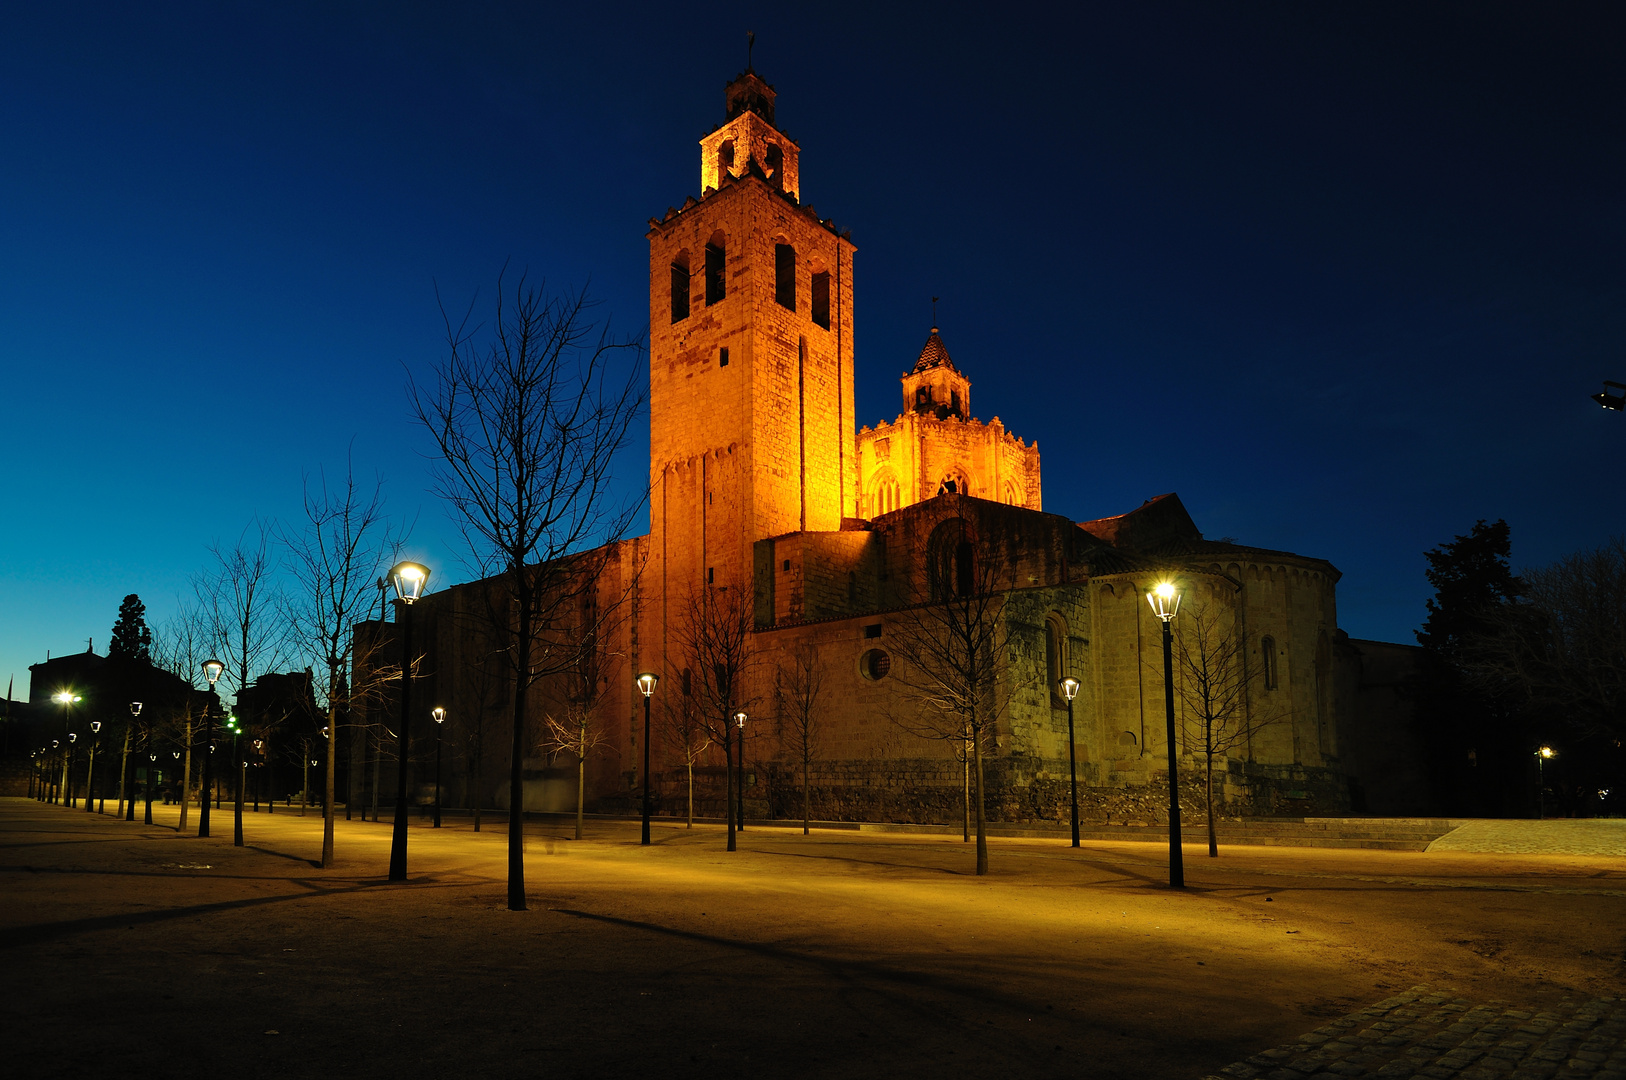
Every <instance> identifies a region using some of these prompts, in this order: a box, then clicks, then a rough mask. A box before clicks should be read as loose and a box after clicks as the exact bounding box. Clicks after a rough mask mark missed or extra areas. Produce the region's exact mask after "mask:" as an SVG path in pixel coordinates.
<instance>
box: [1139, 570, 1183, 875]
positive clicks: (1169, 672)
mask: <svg viewBox="0 0 1626 1080" xmlns="http://www.w3.org/2000/svg"><path fill="white" fill-rule="evenodd" d="M1146 601H1147V603H1149V604H1151V605H1152V611H1153V613H1154V614H1156V615H1157V617H1158V618H1159V619H1161V620H1163V706H1164V713H1165V716H1166V719H1167V731H1166V732H1165V736H1166V739H1167V741H1168V744H1169V887H1170V888H1173V889H1183V888H1185V887H1186V868H1185V864H1184V863H1183V862H1182V861H1181V852H1180V776H1179V772H1178V766H1177V763H1176V761H1175V748H1174V631H1173V629H1171V625H1170V624H1172V623H1173V622H1174V617H1175V615H1177V614H1179V612H1180V590H1179V589H1176V588H1175V587H1174V585H1173V584H1172V583H1170V582H1167V581H1164V582H1160V583H1159V584H1158V585H1157V586H1156V587H1155V588H1153V589H1152V591H1151V592H1149V593H1147V594H1146Z"/></svg>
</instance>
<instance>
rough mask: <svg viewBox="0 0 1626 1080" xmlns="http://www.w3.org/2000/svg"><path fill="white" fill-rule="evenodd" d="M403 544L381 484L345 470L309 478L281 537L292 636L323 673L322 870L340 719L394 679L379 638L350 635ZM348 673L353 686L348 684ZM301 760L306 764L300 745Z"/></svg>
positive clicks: (328, 851) (326, 860)
mask: <svg viewBox="0 0 1626 1080" xmlns="http://www.w3.org/2000/svg"><path fill="white" fill-rule="evenodd" d="M400 541H401V534H400V533H399V532H397V531H396V530H395V529H394V527H392V525H391V524H390V521H389V519H388V518H386V517H385V516H384V496H383V482H382V481H381V480H377V479H375V480H374V481H373V483H372V485H371V488H370V489H369V488H364V487H361V486H359V485H358V484H357V483H356V478H355V471H354V470H353V469H351V468H348V467H347V468H346V469H345V475H344V480H343V482H342V483H340V484H337V485H335V486H334V487H332V488H329V487H328V483H327V477H326V475H325V474H324V473H318V474H317V478H316V482H315V483H314V485H313V484H312V481H311V478H310V477H309V476H307V477H306V478H305V522H304V525H303V527H302V528H300V529H299V530H298V531H297V532H296V531H285V532H284V533H283V534H282V543H283V546H284V548H285V550H286V562H287V566H288V569H289V571H290V572H291V574H292V576H293V578H294V580H295V581H296V582H298V587H299V591H298V593H297V595H296V597H295V598H294V599H293V600H292V601H291V602H290V604H289V625H290V627H291V636H292V638H293V642H294V647H295V648H296V649H297V650H298V651H299V652H300V653H302V654H303V655H304V656H305V657H306V658H307V659H308V660H310V661H311V662H312V664H313V665H314V666H315V667H316V668H317V670H318V671H320V672H321V675H320V677H319V678H317V679H314V680H313V683H314V689H315V690H316V692H317V694H318V695H319V698H318V701H317V705H318V707H319V708H321V709H322V710H323V712H325V713H326V715H327V725H326V738H324V739H323V740H322V742H323V743H324V744H325V754H324V756H325V757H326V759H327V760H326V763H325V765H326V768H325V772H326V782H325V783H324V785H323V790H324V792H325V795H324V799H323V803H324V805H323V807H322V867H323V868H324V869H326V868H328V867H331V866H332V865H333V820H334V818H333V815H334V799H333V793H334V790H335V784H336V783H337V765H336V762H337V760H338V756H339V755H338V747H339V721H340V719H341V718H342V717H344V716H346V715H348V714H349V713H350V712H351V711H352V709H353V708H354V706H355V705H356V704H357V703H359V702H362V701H368V700H373V699H376V698H378V697H379V695H380V694H381V692H382V691H383V689H384V686H385V685H386V683H385V680H387V678H388V677H389V675H390V674H391V671H390V670H389V669H388V668H387V667H386V666H385V665H381V664H379V663H377V662H376V661H377V657H376V654H377V651H378V649H379V647H380V645H381V644H382V635H379V634H355V633H354V632H353V628H354V626H355V624H356V622H357V621H358V620H359V619H360V618H361V617H362V615H363V614H364V613H365V612H366V611H367V610H368V609H369V608H370V607H371V604H372V589H373V587H374V581H375V580H376V578H377V575H378V574H379V572H380V570H381V569H383V568H384V567H385V566H387V565H388V563H389V560H390V558H391V557H392V556H393V555H394V554H395V553H396V551H397V549H398V548H399V545H400ZM351 672H353V673H354V675H353V677H354V678H355V680H357V681H355V682H352V681H351V678H352V675H351ZM300 759H301V762H305V761H309V759H310V755H309V752H308V751H307V750H306V748H305V747H303V746H302V747H301V754H300ZM302 767H306V766H302ZM306 787H307V789H308V787H309V785H308V784H307V785H306Z"/></svg>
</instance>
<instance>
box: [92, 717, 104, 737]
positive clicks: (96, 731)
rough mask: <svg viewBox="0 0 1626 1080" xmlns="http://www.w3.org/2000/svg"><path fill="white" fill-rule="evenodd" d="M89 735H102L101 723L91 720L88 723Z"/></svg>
mask: <svg viewBox="0 0 1626 1080" xmlns="http://www.w3.org/2000/svg"><path fill="white" fill-rule="evenodd" d="M90 733H91V734H92V735H100V734H101V733H102V722H101V721H100V720H92V721H91V722H90Z"/></svg>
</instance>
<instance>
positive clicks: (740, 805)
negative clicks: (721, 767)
mask: <svg viewBox="0 0 1626 1080" xmlns="http://www.w3.org/2000/svg"><path fill="white" fill-rule="evenodd" d="M748 719H750V717H748V716H746V715H745V710H744V709H741V710H740V711H739V712H737V713H735V714H734V730H736V731H738V732H739V733H740V783H739V788H738V794H737V795H736V804H735V809H736V810H737V811H738V819H739V831H740V832H744V831H745V721H746V720H748Z"/></svg>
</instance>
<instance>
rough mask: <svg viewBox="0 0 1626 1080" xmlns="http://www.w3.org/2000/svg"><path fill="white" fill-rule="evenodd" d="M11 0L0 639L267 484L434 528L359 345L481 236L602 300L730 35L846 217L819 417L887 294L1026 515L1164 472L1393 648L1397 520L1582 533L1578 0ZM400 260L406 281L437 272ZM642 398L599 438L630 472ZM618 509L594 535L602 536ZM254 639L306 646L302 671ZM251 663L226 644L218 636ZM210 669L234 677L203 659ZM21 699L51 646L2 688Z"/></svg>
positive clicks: (1070, 508) (152, 562)
mask: <svg viewBox="0 0 1626 1080" xmlns="http://www.w3.org/2000/svg"><path fill="white" fill-rule="evenodd" d="M741 18H742V16H741V15H739V14H738V13H735V12H731V11H725V10H719V11H718V12H716V13H703V14H698V15H695V16H693V17H689V16H685V17H684V18H682V19H676V20H675V19H672V18H671V17H670V9H669V7H668V6H664V5H616V6H611V7H605V8H603V9H602V10H601V9H600V8H594V9H593V10H591V11H589V10H585V8H584V7H583V6H578V7H574V8H570V7H566V8H560V7H557V6H551V5H550V6H547V7H545V8H544V7H543V6H541V5H538V6H536V7H535V8H534V9H533V8H532V7H531V6H528V5H502V6H470V5H453V4H414V5H377V6H372V5H369V6H359V5H357V6H351V5H314V4H293V5H264V4H252V3H251V4H233V5H181V4H165V3H157V4H151V5H121V4H112V3H108V4H80V3H72V2H69V3H64V4H59V5H37V6H30V7H21V8H17V9H14V10H11V11H9V12H8V16H7V20H8V25H7V33H6V34H5V35H4V37H3V38H0V99H3V100H4V101H5V102H6V108H5V110H4V116H3V119H0V132H3V134H4V143H3V145H4V146H5V152H4V154H3V155H0V329H3V333H0V373H3V375H4V386H5V387H6V390H7V394H6V401H7V404H8V409H7V412H6V417H5V450H4V459H3V460H4V462H5V468H4V472H3V477H0V479H3V481H4V486H3V490H4V493H5V496H6V505H7V507H8V509H9V511H10V512H9V513H8V515H7V517H6V522H5V528H4V529H3V530H0V568H3V569H0V679H11V678H14V679H15V690H14V693H15V695H16V696H17V697H22V696H25V695H26V693H27V691H28V665H29V664H32V663H37V662H39V661H42V660H44V659H45V657H46V654H47V652H49V653H50V654H51V655H58V656H59V655H62V654H64V653H69V652H82V651H84V649H85V647H86V642H87V639H93V640H94V643H95V648H96V651H97V652H99V653H105V652H106V649H107V644H108V640H109V633H110V630H111V627H112V625H113V623H114V621H115V619H116V617H117V613H118V607H119V602H120V600H121V599H122V598H123V596H124V595H125V594H127V593H130V592H135V593H138V594H140V596H141V598H142V600H143V601H144V602H145V603H146V605H147V613H148V620H149V622H150V623H151V624H152V625H153V626H154V627H155V628H157V627H158V626H160V625H161V624H162V623H163V621H164V619H165V618H166V617H168V616H169V615H170V614H172V613H173V611H174V610H175V605H176V598H177V596H179V595H182V594H185V593H188V592H189V590H190V584H189V582H190V580H191V577H192V576H193V575H194V574H196V573H197V572H198V571H200V570H202V569H204V568H205V567H206V566H207V565H208V564H209V561H210V554H209V545H210V544H213V543H219V544H221V545H226V546H229V545H231V544H233V543H235V542H236V540H237V538H238V536H239V535H240V534H241V533H242V532H243V530H244V529H245V528H246V527H247V526H248V525H249V523H250V522H251V521H253V520H255V519H259V520H271V521H276V522H280V523H283V524H284V525H286V526H290V527H294V526H297V524H298V522H299V519H300V514H301V493H302V490H303V485H304V484H305V482H306V479H307V478H309V479H311V480H312V481H314V480H316V479H317V478H319V477H320V476H322V475H325V476H326V477H327V478H328V480H329V481H332V480H334V479H335V478H342V476H343V474H344V472H345V468H346V462H347V460H349V461H351V462H353V463H354V468H355V472H356V474H357V476H358V477H359V478H361V479H363V480H364V481H368V482H370V480H371V478H372V477H373V476H374V475H375V474H379V475H382V476H383V477H384V478H385V480H386V485H387V486H386V493H387V496H388V500H389V509H390V511H391V512H392V513H393V514H394V515H396V516H397V517H400V518H403V519H405V520H407V521H410V522H412V523H413V530H412V533H411V541H410V543H409V544H408V545H407V547H406V548H405V549H404V550H403V551H402V552H401V553H400V556H399V557H400V558H403V559H410V560H414V561H417V562H421V563H423V564H424V565H426V566H429V567H432V568H433V570H434V574H433V579H432V583H431V589H432V590H433V589H436V588H444V587H446V586H447V585H449V584H455V583H456V582H459V581H463V580H467V579H468V578H469V577H470V576H471V574H472V573H473V570H472V568H471V566H470V563H469V561H468V559H467V553H466V550H465V549H464V548H463V547H462V546H461V541H460V538H459V535H458V532H457V530H456V528H455V527H454V525H453V524H452V523H451V522H450V520H449V519H448V517H447V514H446V511H445V509H444V508H443V506H442V505H441V504H440V502H439V501H438V500H437V499H436V498H435V497H434V496H433V495H432V494H430V484H431V481H430V468H431V464H432V463H431V462H430V461H429V460H428V459H427V457H426V454H427V453H428V450H429V444H428V440H427V439H426V438H425V437H424V435H423V433H422V432H421V431H419V430H417V429H415V427H414V425H413V423H412V422H411V421H410V420H409V417H408V410H407V405H406V398H405V392H404V386H405V383H406V381H407V379H408V377H409V375H413V376H418V377H422V376H423V375H424V373H425V372H426V371H427V370H428V367H429V365H430V364H432V363H433V362H434V361H436V360H437V359H438V358H439V357H440V356H441V354H442V352H443V348H444V339H445V333H446V326H445V322H444V321H443V317H442V314H441V309H440V306H439V300H443V301H444V303H445V308H446V310H447V312H449V313H450V314H451V315H452V317H453V319H454V321H455V320H456V319H457V318H460V317H461V315H462V313H463V311H464V310H466V309H467V307H468V305H469V304H470V303H471V302H473V303H474V304H475V305H476V306H475V309H474V310H475V314H476V317H483V316H484V314H485V312H486V311H487V310H488V309H487V307H486V306H485V305H486V304H487V302H488V301H489V299H490V297H491V293H492V288H493V286H494V283H495V281H496V277H497V273H498V271H499V269H500V268H501V267H502V265H503V264H504V262H505V261H509V262H510V264H511V265H512V266H513V267H514V268H516V269H521V268H522V269H526V270H528V271H529V273H530V274H531V275H532V277H533V278H542V277H545V278H546V279H547V280H548V281H549V283H550V284H552V285H554V286H557V287H561V288H570V287H580V286H586V287H587V288H588V289H589V290H590V292H591V293H592V295H593V296H595V297H596V298H598V299H599V300H600V301H602V303H601V305H600V306H599V307H597V308H595V309H594V310H595V313H596V314H597V315H598V316H599V317H600V318H605V319H612V320H613V326H614V328H615V329H616V330H618V331H622V332H628V333H637V332H638V331H639V330H640V329H641V328H642V327H643V326H644V325H645V323H646V322H647V319H648V311H649V307H648V303H649V301H648V266H647V245H646V242H645V239H644V230H645V228H646V225H645V222H646V221H647V220H648V219H649V218H650V217H651V216H656V217H659V216H660V215H661V214H662V213H664V211H665V209H666V207H668V206H677V205H681V204H682V202H683V200H684V199H685V197H687V196H689V195H698V194H699V191H698V187H699V176H698V165H699V150H698V145H697V142H698V139H699V138H700V137H701V136H702V135H703V134H704V133H705V132H706V131H707V130H709V129H710V128H711V127H712V126H713V125H715V124H717V123H718V122H720V121H721V120H722V118H723V86H724V83H725V82H726V81H727V80H728V79H729V78H730V77H731V76H733V75H734V74H735V73H737V72H738V71H740V70H741V68H742V67H743V66H744V63H745V32H746V30H747V29H752V30H755V31H756V32H757V44H756V51H755V56H754V61H755V67H756V70H757V71H758V72H759V73H760V74H761V75H762V76H763V77H764V78H765V79H767V80H768V81H769V82H771V83H772V84H774V86H775V87H776V88H777V90H778V94H779V97H778V121H779V123H780V125H781V126H782V127H783V128H784V129H785V130H786V131H787V132H788V133H789V134H790V135H791V136H792V137H793V138H795V139H796V140H797V142H798V144H799V145H800V147H801V190H802V194H803V198H804V199H805V200H806V201H808V202H811V203H813V204H815V205H816V206H817V207H818V210H819V213H820V215H821V216H823V217H827V218H832V219H834V220H835V221H837V222H839V223H840V224H841V226H842V227H844V228H850V229H851V230H852V236H853V239H854V241H855V242H856V243H857V245H858V254H857V256H856V263H855V278H854V283H855V307H854V313H855V327H856V331H855V333H856V364H855V370H856V379H857V385H856V390H855V393H856V403H857V419H858V422H859V423H861V424H862V423H870V424H873V423H875V422H877V421H882V420H890V419H891V418H892V417H893V416H894V415H896V413H897V400H898V383H897V381H896V380H897V378H898V377H899V375H900V374H901V373H902V372H904V371H905V370H907V369H908V368H909V367H910V365H912V363H913V362H914V359H915V357H916V356H917V355H918V353H919V350H920V347H921V344H922V342H923V341H924V340H925V338H926V333H927V328H928V327H929V326H930V325H931V324H932V321H933V311H932V306H931V298H932V297H934V296H940V297H941V298H942V299H941V301H940V302H939V304H938V307H937V312H936V317H937V319H939V320H940V325H941V327H942V335H943V340H944V342H945V343H946V345H947V346H948V348H949V349H950V350H951V351H952V353H953V356H954V358H955V361H956V363H957V364H959V365H960V366H961V367H962V368H963V369H964V371H965V372H966V374H967V375H968V376H969V378H970V379H971V381H972V382H973V383H974V384H975V385H976V389H977V400H978V401H979V402H980V403H981V405H980V409H981V415H982V418H983V419H991V418H992V416H993V415H994V414H995V413H997V414H998V415H999V417H1000V418H1001V420H1002V421H1003V422H1004V423H1005V425H1006V427H1007V428H1008V429H1009V430H1011V431H1012V432H1013V433H1015V434H1017V435H1020V436H1022V437H1023V438H1025V439H1028V440H1036V441H1037V442H1038V444H1039V447H1040V450H1041V452H1042V454H1043V469H1044V479H1045V486H1044V492H1043V498H1044V507H1045V509H1046V510H1048V511H1051V512H1054V513H1059V514H1064V515H1066V516H1068V517H1071V518H1074V519H1076V520H1083V519H1089V518H1095V517H1102V516H1106V515H1111V514H1117V513H1122V512H1124V511H1127V510H1130V509H1132V508H1134V507H1136V506H1138V505H1140V504H1141V503H1142V502H1143V501H1144V500H1145V499H1147V498H1149V497H1151V496H1154V495H1158V494H1161V493H1164V492H1169V491H1175V492H1178V493H1179V494H1180V497H1181V499H1182V500H1183V501H1184V503H1185V505H1186V506H1187V507H1188V509H1189V510H1190V511H1191V513H1192V516H1193V517H1194V518H1195V519H1196V521H1197V524H1198V526H1199V527H1200V528H1202V529H1203V530H1204V531H1205V532H1206V533H1207V534H1208V535H1209V536H1211V537H1219V536H1228V537H1235V538H1236V539H1237V540H1239V541H1240V542H1243V543H1247V544H1253V545H1257V546H1261V547H1267V548H1279V549H1286V550H1291V551H1296V552H1299V553H1301V554H1305V555H1311V556H1316V557H1320V558H1324V559H1327V560H1329V561H1330V562H1331V563H1333V564H1334V565H1335V566H1337V567H1338V568H1339V570H1341V571H1342V572H1343V579H1342V581H1341V582H1340V584H1339V587H1338V600H1339V622H1340V625H1341V626H1342V627H1343V628H1344V629H1346V630H1348V631H1349V632H1350V633H1351V634H1352V635H1354V636H1356V637H1371V638H1380V639H1387V640H1400V641H1409V640H1411V637H1410V634H1411V631H1412V629H1414V628H1415V627H1416V626H1417V625H1418V624H1419V623H1420V621H1421V620H1422V618H1423V616H1424V614H1425V612H1424V608H1423V602H1424V600H1425V598H1426V597H1427V596H1428V595H1429V589H1428V587H1427V584H1426V582H1425V580H1424V577H1423V569H1424V560H1423V556H1422V553H1423V551H1424V550H1426V549H1428V548H1430V547H1434V546H1436V545H1438V544H1440V543H1443V542H1446V541H1449V540H1450V539H1451V538H1452V537H1453V536H1454V535H1456V534H1459V533H1465V532H1467V531H1468V530H1469V529H1470V528H1471V527H1472V525H1473V523H1474V522H1475V520H1477V519H1479V518H1488V519H1495V518H1498V517H1505V518H1506V519H1507V520H1508V522H1509V523H1510V525H1511V526H1512V537H1513V545H1514V556H1515V562H1516V564H1520V565H1523V564H1531V563H1540V562H1544V561H1547V560H1551V559H1553V558H1555V557H1557V556H1559V555H1562V554H1564V553H1566V552H1568V551H1572V550H1574V549H1577V548H1580V547H1585V546H1593V545H1597V544H1599V543H1602V542H1603V541H1604V540H1605V539H1606V538H1607V537H1609V536H1610V535H1611V534H1615V533H1619V532H1623V531H1626V510H1623V509H1622V508H1621V506H1620V502H1619V500H1618V499H1617V498H1616V497H1615V492H1616V490H1617V489H1618V487H1619V470H1620V465H1621V463H1622V462H1623V461H1626V455H1623V450H1626V417H1622V416H1621V415H1619V414H1617V413H1613V412H1607V411H1605V410H1603V409H1600V408H1598V406H1597V405H1596V404H1594V403H1593V402H1592V401H1591V400H1589V397H1588V395H1590V394H1593V393H1595V392H1596V391H1597V390H1598V389H1599V383H1600V382H1601V381H1602V380H1604V379H1610V378H1613V379H1623V380H1626V349H1623V348H1622V343H1623V342H1626V303H1623V300H1626V262H1623V260H1622V259H1621V252H1622V250H1626V195H1623V190H1622V187H1621V182H1620V178H1621V177H1622V176H1626V131H1623V126H1626V121H1623V119H1622V116H1623V114H1622V111H1621V109H1620V107H1619V103H1620V102H1621V101H1626V85H1623V83H1626V63H1623V59H1626V58H1623V57H1622V56H1621V52H1622V49H1623V46H1622V42H1623V41H1626V34H1623V33H1622V30H1623V29H1626V27H1623V26H1622V25H1621V19H1622V16H1621V14H1620V12H1619V11H1618V9H1615V8H1610V7H1604V6H1600V7H1598V8H1596V9H1591V8H1585V7H1581V6H1570V5H1566V6H1564V7H1562V8H1559V9H1550V8H1546V7H1540V6H1535V5H1530V6H1528V7H1525V8H1508V9H1506V10H1503V9H1500V8H1495V7H1492V6H1488V5H1485V6H1480V5H1473V6H1464V7H1450V8H1446V7H1439V8H1438V9H1435V8H1433V7H1432V6H1424V7H1423V8H1422V9H1420V10H1414V9H1410V8H1405V7H1387V6H1381V7H1380V6H1374V5H1367V4H1327V5H1313V6H1308V7H1306V6H1303V5H1280V6H1276V5H1257V6H1245V7H1242V8H1237V7H1235V6H1223V7H1221V6H1214V5H1209V4H1202V3H1195V2H1193V3H1173V4H1137V5H1102V6H1100V8H1099V9H1095V8H1085V7H1077V8H1075V7H1073V6H1067V7H1062V6H1057V7H1056V8H1054V9H1053V10H1052V9H1048V8H1043V7H1035V8H1032V9H1028V10H1025V11H1016V10H1010V9H1005V8H992V9H991V8H988V7H987V6H986V5H971V4H966V5H953V4H949V5H939V6H938V7H937V8H934V9H933V11H932V14H931V17H930V18H922V17H920V16H919V15H918V13H915V12H910V11H900V13H898V14H890V13H888V12H887V11H886V10H884V7H877V6H876V5H846V4H836V5H827V6H826V7H823V8H820V9H819V17H818V19H817V25H809V23H808V20H807V19H806V18H805V17H804V15H803V13H801V12H798V11H789V10H787V11H786V12H784V13H783V14H778V15H775V16H774V17H772V18H763V17H759V14H758V13H755V12H754V13H753V14H751V16H750V20H751V21H750V23H749V24H748V25H747V24H746V23H744V22H741V21H740V19H741ZM437 296H438V297H439V300H437ZM646 458H647V429H645V428H641V429H640V435H639V440H638V441H637V442H636V443H635V445H634V446H632V447H631V448H630V450H629V452H628V453H627V455H626V459H625V461H624V462H622V464H621V468H620V471H619V474H618V475H619V476H620V477H621V479H622V481H623V483H624V484H625V486H626V490H627V491H629V492H630V493H632V494H633V495H634V496H636V492H637V489H638V488H639V487H640V486H641V484H642V483H643V482H644V477H645V476H646V473H647V460H646ZM639 528H641V526H639ZM300 666H303V662H301V664H300ZM256 674H257V673H256ZM229 682H230V679H229V678H228V679H227V680H225V681H224V682H223V689H225V690H226V691H227V693H228V694H229V693H232V692H234V691H235V686H226V685H225V683H229ZM49 689H53V690H54V689H56V688H54V687H53V688H49Z"/></svg>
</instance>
